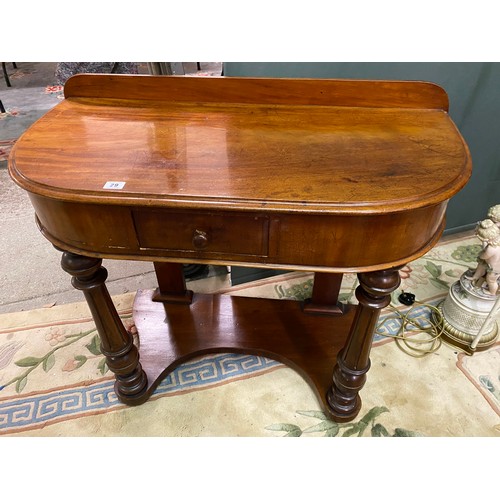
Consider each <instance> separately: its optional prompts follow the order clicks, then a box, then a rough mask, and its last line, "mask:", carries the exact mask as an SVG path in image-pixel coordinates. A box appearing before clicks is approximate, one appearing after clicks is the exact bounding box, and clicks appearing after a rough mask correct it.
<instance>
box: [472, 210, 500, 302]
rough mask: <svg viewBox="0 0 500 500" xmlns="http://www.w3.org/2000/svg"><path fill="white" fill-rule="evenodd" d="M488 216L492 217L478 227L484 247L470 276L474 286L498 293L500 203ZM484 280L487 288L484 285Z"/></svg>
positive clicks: (499, 271) (477, 232)
mask: <svg viewBox="0 0 500 500" xmlns="http://www.w3.org/2000/svg"><path fill="white" fill-rule="evenodd" d="M488 216H490V218H489V219H485V220H483V221H481V222H480V223H479V224H478V226H477V228H476V236H477V237H478V238H479V239H480V240H481V242H482V244H483V249H482V251H481V253H480V254H479V256H478V264H477V267H476V270H475V271H474V274H473V275H472V276H471V277H470V278H469V277H468V278H469V279H471V280H472V283H473V285H474V286H476V287H478V288H483V289H484V291H485V292H488V293H490V294H491V295H496V293H497V291H498V278H499V277H500V228H499V219H500V205H495V206H494V207H492V208H490V210H489V212H488ZM484 281H486V288H484V287H483V283H484Z"/></svg>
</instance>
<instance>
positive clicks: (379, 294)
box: [327, 268, 400, 421]
mask: <svg viewBox="0 0 500 500" xmlns="http://www.w3.org/2000/svg"><path fill="white" fill-rule="evenodd" d="M399 269H400V268H396V269H388V270H382V271H374V272H367V273H360V274H358V278H359V283H360V284H359V286H358V288H357V289H356V298H357V299H358V301H359V305H358V308H357V310H356V315H355V317H354V320H353V323H352V326H351V330H350V333H349V337H348V338H347V342H346V344H345V346H344V348H343V349H342V350H341V351H340V352H339V354H338V356H337V364H336V365H335V367H334V370H333V384H332V386H331V387H330V390H329V391H328V394H327V401H328V405H329V407H330V411H331V413H332V416H333V417H334V418H335V420H337V421H350V420H352V419H353V418H354V417H355V416H356V415H357V414H358V413H359V410H360V409H361V399H360V397H359V391H360V390H361V388H362V387H363V386H364V384H365V382H366V373H367V372H368V370H369V369H370V350H371V346H372V341H373V335H374V331H375V328H376V325H377V321H378V318H379V315H380V311H381V310H382V309H383V308H384V307H386V306H387V305H389V303H390V301H391V297H390V294H391V292H393V291H394V290H396V289H397V288H398V286H399V283H400V277H399V273H398V270H399Z"/></svg>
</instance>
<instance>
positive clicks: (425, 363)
mask: <svg viewBox="0 0 500 500" xmlns="http://www.w3.org/2000/svg"><path fill="white" fill-rule="evenodd" d="M477 252H478V242H477V241H476V238H475V237H470V236H468V237H463V236H461V237H458V238H455V239H453V240H450V241H447V242H445V243H442V244H440V245H438V246H437V247H436V248H435V249H433V250H432V251H431V252H429V253H428V254H427V255H425V256H424V257H422V258H421V259H419V260H417V261H415V262H413V263H411V264H410V265H408V266H406V267H405V268H404V269H403V270H402V271H401V276H402V285H401V289H400V290H399V292H395V296H396V294H397V293H400V292H401V290H404V291H408V292H411V293H414V294H415V295H416V296H417V300H419V301H420V302H424V303H426V304H436V303H437V302H438V301H439V300H441V299H442V298H443V297H444V296H445V295H446V290H447V288H448V287H449V285H450V284H452V283H453V282H454V281H455V280H456V278H457V277H458V276H459V275H460V274H461V273H462V272H463V271H465V270H466V269H467V268H468V267H469V266H470V267H474V265H475V264H474V263H475V256H476V255H477ZM201 281H203V280H201ZM198 286H203V284H200V282H198ZM356 286H357V279H356V277H355V276H354V275H346V276H345V277H344V281H343V285H342V295H341V297H342V300H343V301H345V302H351V303H354V302H355V297H354V290H355V287H356ZM311 287H312V274H310V273H289V274H286V275H281V276H279V277H273V278H268V279H264V280H261V281H257V282H253V283H248V284H244V285H239V286H236V287H229V288H227V287H226V288H223V289H221V290H220V291H221V293H231V294H234V295H244V296H249V297H270V298H274V299H277V300H302V299H303V298H306V297H308V296H309V295H310V292H311ZM133 298H134V294H131V293H130V294H125V295H121V296H118V297H114V301H115V304H116V306H117V309H118V311H119V312H120V314H121V317H122V319H123V321H124V324H125V326H126V327H127V328H128V330H129V331H131V332H132V334H135V333H136V331H135V326H134V325H133V322H132V319H131V313H132V307H133ZM393 303H394V305H396V306H397V307H398V308H399V309H400V310H405V308H404V307H402V306H401V304H399V303H397V302H395V299H394V300H393ZM429 313H430V310H429V309H428V308H427V307H426V306H424V305H420V306H419V307H417V308H416V309H415V310H414V311H413V312H412V315H413V316H414V317H415V318H417V319H418V320H419V321H421V322H422V324H425V323H426V321H427V320H428V318H429ZM0 325H1V328H0V435H16V436H172V437H173V436H175V437H177V436H256V437H257V436H262V437H278V436H303V437H307V436H329V437H333V436H346V437H347V436H352V437H355V436H373V437H377V436H436V437H437V436H490V437H493V436H498V435H499V434H500V362H499V361H500V343H498V344H496V345H494V346H492V347H491V348H489V349H488V350H487V351H484V352H479V353H476V354H475V355H473V356H466V355H465V354H463V353H461V352H459V351H457V350H456V349H455V348H453V347H450V346H448V345H446V344H444V343H443V344H442V345H441V346H440V347H439V349H438V350H437V351H436V352H435V353H433V354H431V355H428V356H424V357H420V358H415V357H411V356H409V355H408V354H407V353H406V352H404V351H403V350H402V349H400V348H398V344H397V343H396V342H395V341H394V340H393V338H391V336H393V335H394V334H396V333H397V332H398V330H399V326H400V322H399V320H398V319H397V317H396V316H395V315H394V313H393V312H392V311H391V310H390V309H387V310H385V311H384V313H383V316H382V318H381V321H380V323H379V329H378V332H377V335H376V337H375V340H374V348H373V350H372V355H371V361H372V368H371V370H370V372H369V373H368V382H367V384H366V386H365V387H364V388H363V390H362V391H361V397H362V400H363V407H362V410H361V413H360V415H359V417H358V418H357V419H356V420H355V421H353V422H350V423H346V424H336V423H335V422H332V421H330V420H328V419H327V418H326V416H325V415H324V414H323V413H322V412H321V409H320V407H319V405H318V402H317V401H316V399H315V396H314V394H313V392H312V390H311V389H310V388H309V386H308V385H307V384H306V383H305V381H304V380H303V379H302V378H301V377H300V376H299V375H298V374H297V373H296V372H294V371H293V370H292V369H291V368H288V367H286V366H285V365H282V364H281V363H278V362H276V361H274V360H270V359H267V358H262V357H258V356H251V355H242V354H228V353H217V354H212V355H210V356H206V357H203V358H199V359H194V360H191V361H189V362H187V363H185V364H183V365H181V366H180V367H178V368H177V369H176V370H175V371H174V372H173V373H172V374H171V375H170V376H168V377H167V378H166V379H165V380H164V381H163V382H162V383H161V384H160V386H159V387H158V389H157V390H156V392H155V393H154V394H153V396H152V398H151V399H150V400H149V401H148V402H146V403H145V404H143V405H141V406H139V407H134V408H130V407H126V406H125V405H123V404H121V403H120V402H118V401H117V399H116V396H115V394H114V392H113V378H112V377H111V376H110V375H111V374H110V372H109V371H108V368H107V366H106V363H105V359H104V357H103V356H102V355H101V354H100V349H99V346H100V343H99V337H98V336H97V334H96V330H95V326H94V323H93V321H92V319H91V317H90V315H89V311H88V308H87V306H86V304H85V303H83V302H82V303H76V304H68V305H61V306H55V307H50V308H43V309H38V310H34V311H28V312H19V313H12V314H5V315H2V316H0ZM417 335H418V334H417Z"/></svg>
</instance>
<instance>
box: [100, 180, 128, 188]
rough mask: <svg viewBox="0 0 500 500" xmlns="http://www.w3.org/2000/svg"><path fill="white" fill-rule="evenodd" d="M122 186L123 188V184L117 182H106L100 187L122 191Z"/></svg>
mask: <svg viewBox="0 0 500 500" xmlns="http://www.w3.org/2000/svg"><path fill="white" fill-rule="evenodd" d="M123 186H125V182H117V181H108V182H106V184H104V186H103V187H102V188H103V189H123Z"/></svg>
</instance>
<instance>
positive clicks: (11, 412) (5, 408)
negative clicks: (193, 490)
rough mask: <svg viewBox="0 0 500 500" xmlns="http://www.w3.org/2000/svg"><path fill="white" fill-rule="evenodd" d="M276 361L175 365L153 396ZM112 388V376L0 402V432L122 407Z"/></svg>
mask: <svg viewBox="0 0 500 500" xmlns="http://www.w3.org/2000/svg"><path fill="white" fill-rule="evenodd" d="M279 365H280V363H279V362H277V361H274V360H272V359H268V358H264V357H262V356H252V355H244V354H230V353H227V354H219V355H212V356H207V357H204V358H202V359H198V360H193V361H191V362H187V363H185V364H183V365H181V366H179V367H177V368H176V369H175V370H174V371H173V372H171V373H170V374H169V375H168V376H167V377H166V378H165V379H163V380H162V382H161V383H160V385H159V386H158V387H157V389H156V390H155V392H154V393H153V395H152V397H153V398H155V399H156V398H158V397H161V396H168V395H175V394H176V393H181V392H184V391H186V390H189V389H202V388H208V387H210V386H216V385H219V384H221V383H223V382H226V381H231V379H238V378H241V377H244V376H245V375H256V374H258V372H265V371H267V370H269V369H270V368H273V367H275V366H279ZM124 406H125V405H123V404H122V403H120V401H118V399H117V397H116V394H115V392H114V379H112V380H106V381H103V382H102V381H101V382H96V383H95V384H92V385H86V386H81V387H71V388H67V389H62V390H56V389H54V391H53V392H50V393H44V394H31V395H27V396H26V397H21V398H19V399H14V400H10V401H4V402H0V435H1V434H8V433H11V432H20V431H25V430H29V429H32V428H38V427H41V426H43V425H50V424H53V423H56V422H60V421H63V420H66V419H69V418H75V417H83V416H86V415H90V414H96V413H103V412H106V411H110V410H113V409H118V408H119V407H124Z"/></svg>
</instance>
